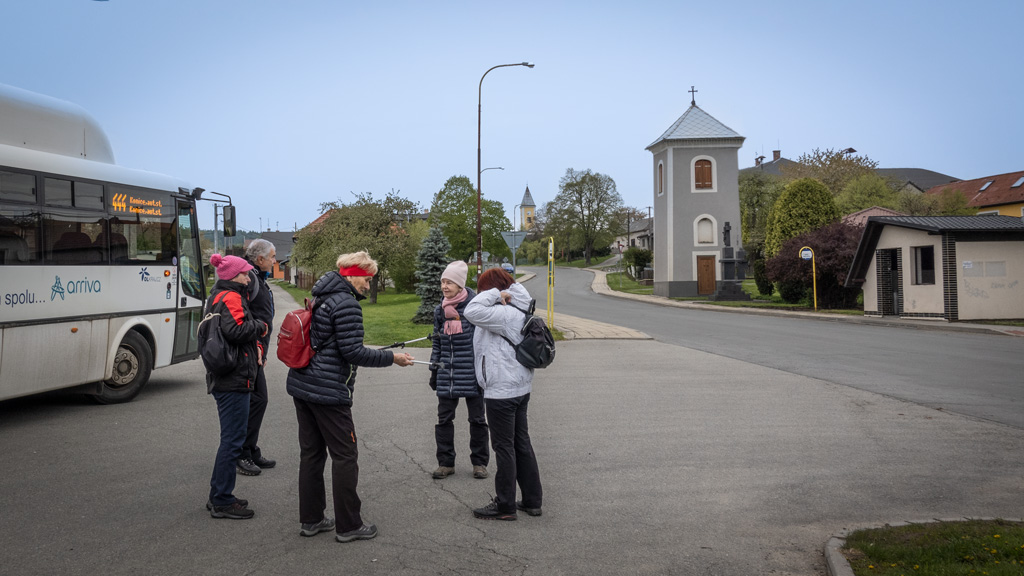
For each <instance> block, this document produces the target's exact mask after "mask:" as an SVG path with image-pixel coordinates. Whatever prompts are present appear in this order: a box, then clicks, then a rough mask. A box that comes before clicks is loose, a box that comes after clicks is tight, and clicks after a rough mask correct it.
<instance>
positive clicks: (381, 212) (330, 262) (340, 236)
mask: <svg viewBox="0 0 1024 576" xmlns="http://www.w3.org/2000/svg"><path fill="white" fill-rule="evenodd" d="M355 198H356V199H355V201H354V202H351V203H349V204H344V203H342V202H340V201H334V202H324V203H323V204H321V205H320V209H321V212H328V213H329V215H328V217H327V218H326V219H325V220H324V221H323V222H322V223H321V224H320V225H319V226H318V227H317V228H316V229H315V230H302V231H300V232H299V233H298V234H297V235H296V236H297V238H296V242H295V248H294V249H293V255H294V257H295V259H296V262H297V263H298V264H301V265H303V266H306V267H309V268H311V269H312V271H313V273H314V274H315V275H317V276H319V275H321V274H323V273H324V272H327V271H328V270H332V269H334V266H335V263H336V261H337V259H338V256H339V255H340V254H345V253H348V252H356V251H359V250H366V251H367V252H368V253H369V254H370V256H372V257H373V258H374V259H375V260H376V261H377V263H378V265H379V268H380V270H379V271H378V272H377V275H376V276H374V277H373V279H372V280H371V281H370V296H369V301H370V303H371V304H375V303H376V302H377V292H378V290H379V289H380V286H381V282H382V279H385V278H387V277H388V275H389V270H390V269H391V268H392V267H394V266H396V265H401V263H402V261H403V260H405V261H411V260H412V259H413V258H414V255H415V253H416V245H415V244H413V243H412V242H411V241H410V240H411V236H410V234H409V232H408V231H407V230H405V229H404V228H402V227H400V226H398V224H397V223H396V222H395V214H408V213H410V212H415V211H416V210H417V206H416V203H414V202H412V201H410V200H406V199H404V198H401V197H400V196H398V193H397V192H395V191H394V190H392V191H391V192H390V193H388V194H387V196H386V197H385V198H384V199H383V200H374V198H373V194H372V193H369V192H367V193H363V194H355Z"/></svg>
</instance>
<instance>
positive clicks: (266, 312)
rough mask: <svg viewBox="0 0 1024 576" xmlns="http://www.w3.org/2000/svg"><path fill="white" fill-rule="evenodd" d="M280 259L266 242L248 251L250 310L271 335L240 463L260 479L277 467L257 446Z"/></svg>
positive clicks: (264, 341) (264, 345) (263, 341)
mask: <svg viewBox="0 0 1024 576" xmlns="http://www.w3.org/2000/svg"><path fill="white" fill-rule="evenodd" d="M276 257H277V249H276V248H274V245H273V244H272V243H270V242H269V241H268V240H264V239H262V238H259V239H256V240H253V241H252V242H250V243H249V246H248V247H247V248H246V249H245V260H246V261H247V262H249V264H252V270H249V310H250V311H251V312H252V315H253V317H255V318H256V319H257V320H262V321H263V322H266V323H267V333H266V334H264V335H263V336H262V337H261V338H260V350H261V353H260V358H259V359H258V360H259V361H258V362H257V367H256V382H255V385H254V386H253V391H252V396H251V398H250V399H249V424H248V428H247V429H246V432H245V442H244V443H243V444H242V454H241V456H239V458H238V463H237V466H238V473H239V474H243V475H245V476H258V475H259V473H260V472H262V471H263V470H264V469H266V468H273V467H274V466H276V465H277V462H276V461H274V460H270V459H268V458H264V457H263V453H262V452H261V451H260V448H259V446H258V445H257V442H258V441H259V438H260V427H261V426H262V425H263V415H264V414H266V412H267V401H268V396H267V378H266V376H265V375H264V373H263V366H264V364H266V362H267V358H268V351H269V347H270V333H271V332H273V331H274V295H273V293H271V292H270V286H268V285H267V276H269V275H270V273H271V272H272V271H273V270H274V264H275V263H276V262H277V260H276Z"/></svg>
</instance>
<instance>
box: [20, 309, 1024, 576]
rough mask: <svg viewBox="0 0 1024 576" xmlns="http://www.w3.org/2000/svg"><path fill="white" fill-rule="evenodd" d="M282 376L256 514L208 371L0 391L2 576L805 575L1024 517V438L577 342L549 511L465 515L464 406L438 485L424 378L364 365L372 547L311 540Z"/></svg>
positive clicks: (564, 370) (541, 441)
mask: <svg viewBox="0 0 1024 576" xmlns="http://www.w3.org/2000/svg"><path fill="white" fill-rule="evenodd" d="M276 296H277V298H276V300H277V302H279V304H280V305H281V306H282V307H283V308H287V305H286V304H284V302H286V301H287V296H286V295H284V294H283V293H278V294H277V295H276ZM414 353H416V354H418V355H424V354H425V351H423V352H414ZM268 372H269V381H270V382H271V404H270V408H269V410H268V413H267V420H266V424H265V427H264V431H263V436H262V442H261V444H262V445H263V448H264V450H265V452H266V453H267V454H268V455H269V456H271V457H275V458H277V459H278V462H279V465H278V467H277V468H275V469H274V470H270V471H267V472H264V474H263V475H261V476H259V477H256V478H246V477H242V478H239V484H238V490H237V493H238V494H240V495H241V496H243V497H246V498H248V499H249V500H250V501H251V502H252V506H253V507H254V509H255V510H256V511H257V512H256V517H255V518H254V519H253V520H250V521H229V520H213V519H211V518H210V517H209V515H208V514H207V512H206V510H205V509H204V507H203V504H204V502H205V501H206V494H207V492H208V489H209V475H210V469H211V467H212V464H213V458H214V453H215V451H216V444H217V437H218V425H217V416H216V409H215V404H214V402H213V401H212V400H211V399H210V397H209V396H207V395H206V394H205V388H204V385H203V379H202V370H201V365H200V363H199V362H195V361H194V362H191V363H186V364H183V365H177V366H172V367H169V368H165V369H161V370H158V371H157V372H155V373H154V377H153V380H152V381H151V383H150V385H149V387H148V388H147V389H146V390H144V391H143V393H142V395H141V396H139V398H138V399H137V400H136V401H134V402H132V403H130V404H125V405H118V406H93V405H90V404H88V403H87V402H84V401H82V400H80V399H78V398H75V397H67V396H60V395H49V396H42V397H34V398H25V399H18V400H12V401H7V402H0V446H3V451H2V454H3V464H2V466H0V542H2V546H0V573H2V574H11V575H29V576H32V575H50V574H66V575H91V574H104V575H107V574H111V575H133V574H147V575H148V574H157V575H164V574H167V575H172V574H175V575H176V574H226V575H227V574H230V575H237V574H258V575H281V576H285V575H287V576H294V575H295V574H338V573H345V574H369V575H378V574H379V575H391V574H398V575H410V576H412V575H422V574H445V575H449V574H466V575H467V576H468V575H470V574H494V573H511V574H519V575H524V576H547V575H550V574H569V575H577V574H579V575H588V576H589V575H594V574H601V575H603V574H616V575H617V574H645V575H647V574H678V575H691V574H694V575H714V576H732V575H737V576H739V575H744V576H745V575H750V574H759V575H761V574H774V575H776V576H786V575H802V576H810V575H820V574H823V573H824V562H823V560H822V548H823V545H824V543H825V542H826V540H827V539H828V538H829V537H830V536H831V535H833V534H835V533H836V532H838V531H839V530H842V529H844V528H852V527H856V526H864V525H878V524H880V523H884V522H891V521H895V520H922V519H929V518H935V517H944V518H949V517H957V516H1002V517H1019V516H1020V502H1021V496H1022V493H1024V485H1022V483H1021V478H1024V461H1022V460H1021V458H1020V454H1021V450H1022V448H1024V430H1021V429H1018V428H1014V427H1009V426H1004V425H1000V424H996V423H993V422H987V421H982V420H978V419H973V418H966V417H963V416H959V415H956V414H950V413H946V412H940V411H936V410H934V409H931V408H927V407H923V406H919V405H916V404H913V403H909V402H903V401H900V400H896V399H893V398H887V397H884V396H880V395H877V394H873V393H870V392H865V391H861V390H857V389H854V388H851V387H848V386H840V385H836V384H832V383H829V382H826V381H823V380H819V379H815V378H810V377H807V376H801V375H798V374H794V373H792V372H790V371H783V370H777V369H774V368H770V367H765V366H760V365H758V364H756V363H750V362H744V361H741V360H735V359H731V358H728V357H726V356H723V355H719V354H711V353H707V352H702V351H700V350H695V349H693V348H688V347H685V346H678V345H675V344H668V343H664V342H659V341H650V340H580V341H574V342H563V343H559V352H558V358H557V360H556V362H555V364H554V365H552V366H551V367H550V368H549V369H547V370H544V371H540V372H538V374H537V378H536V381H535V389H534V394H533V399H532V402H531V405H530V431H531V434H532V436H533V439H534V446H535V448H536V450H537V453H538V458H539V461H540V466H541V473H542V476H543V479H544V487H545V501H544V515H543V516H542V517H540V518H530V517H523V518H520V519H519V521H518V522H514V523H502V522H493V521H491V522H488V521H482V520H476V519H474V518H473V517H472V514H471V512H470V510H471V508H473V507H475V506H479V505H480V504H482V503H484V502H486V501H487V499H488V497H489V494H490V493H493V484H492V482H491V481H490V480H474V479H473V478H472V476H471V471H472V469H471V467H470V465H469V462H468V460H467V459H466V458H467V454H468V452H467V451H468V443H469V439H468V429H467V428H468V427H467V425H466V423H465V419H464V418H465V417H464V414H465V412H464V409H460V411H459V417H458V418H459V420H458V421H457V426H456V446H457V447H458V449H459V451H460V457H459V458H458V459H457V462H456V475H455V476H452V477H450V478H448V479H446V480H444V481H434V480H432V479H431V478H430V471H431V470H433V468H434V467H435V466H436V461H435V460H434V440H433V423H434V419H435V417H436V400H435V399H434V397H433V395H432V393H431V392H430V390H429V389H428V388H427V385H426V384H427V382H426V381H427V378H426V373H425V372H424V371H423V370H422V367H419V366H416V367H411V368H386V369H375V370H371V369H365V370H361V371H360V373H359V383H358V388H357V392H356V405H355V407H354V410H353V414H354V418H355V421H356V427H357V434H358V435H359V450H360V494H361V496H362V498H363V503H364V513H365V515H366V518H367V519H369V520H371V521H373V522H376V523H377V524H378V526H379V527H380V530H381V535H380V536H379V537H378V538H377V539H376V540H373V541H369V542H356V543H352V544H337V543H335V542H334V541H333V540H332V539H331V537H330V535H329V534H323V535H320V536H318V537H315V538H308V539H307V538H301V537H300V536H299V535H298V533H297V531H298V519H297V508H298V505H297V496H296V483H297V466H298V447H297V442H296V438H297V432H296V424H295V415H294V410H293V408H292V406H291V403H290V401H289V398H288V397H287V395H286V394H285V392H284V387H283V380H284V376H285V370H284V369H283V368H282V366H281V365H280V364H279V363H272V364H271V365H270V366H269V367H268ZM491 471H492V472H493V471H494V467H493V464H492V466H491ZM328 498H330V496H329V495H328Z"/></svg>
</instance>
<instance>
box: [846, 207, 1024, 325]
mask: <svg viewBox="0 0 1024 576" xmlns="http://www.w3.org/2000/svg"><path fill="white" fill-rule="evenodd" d="M846 286H848V287H856V286H859V287H861V288H862V289H863V290H864V314H865V315H866V316H899V317H904V318H908V317H909V318H935V319H937V320H945V321H947V322H957V321H963V320H1007V319H1024V219H1021V218H1016V217H1012V216H872V217H870V218H868V221H867V225H866V226H865V228H864V233H863V234H862V235H861V239H860V243H859V244H858V246H857V253H856V255H855V256H854V260H853V264H852V265H851V266H850V272H849V274H848V275H847V277H846Z"/></svg>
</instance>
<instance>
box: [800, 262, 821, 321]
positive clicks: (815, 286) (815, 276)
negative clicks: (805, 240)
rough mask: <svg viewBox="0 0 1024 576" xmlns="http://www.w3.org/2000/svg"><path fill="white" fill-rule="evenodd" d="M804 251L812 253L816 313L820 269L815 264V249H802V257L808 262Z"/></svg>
mask: <svg viewBox="0 0 1024 576" xmlns="http://www.w3.org/2000/svg"><path fill="white" fill-rule="evenodd" d="M804 250H807V251H808V252H810V253H811V258H810V260H811V285H812V286H813V287H814V311H815V312H817V311H818V267H817V265H816V263H815V258H814V249H813V248H811V247H810V246H804V247H803V248H800V257H801V258H803V259H804V260H807V258H805V257H804Z"/></svg>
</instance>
